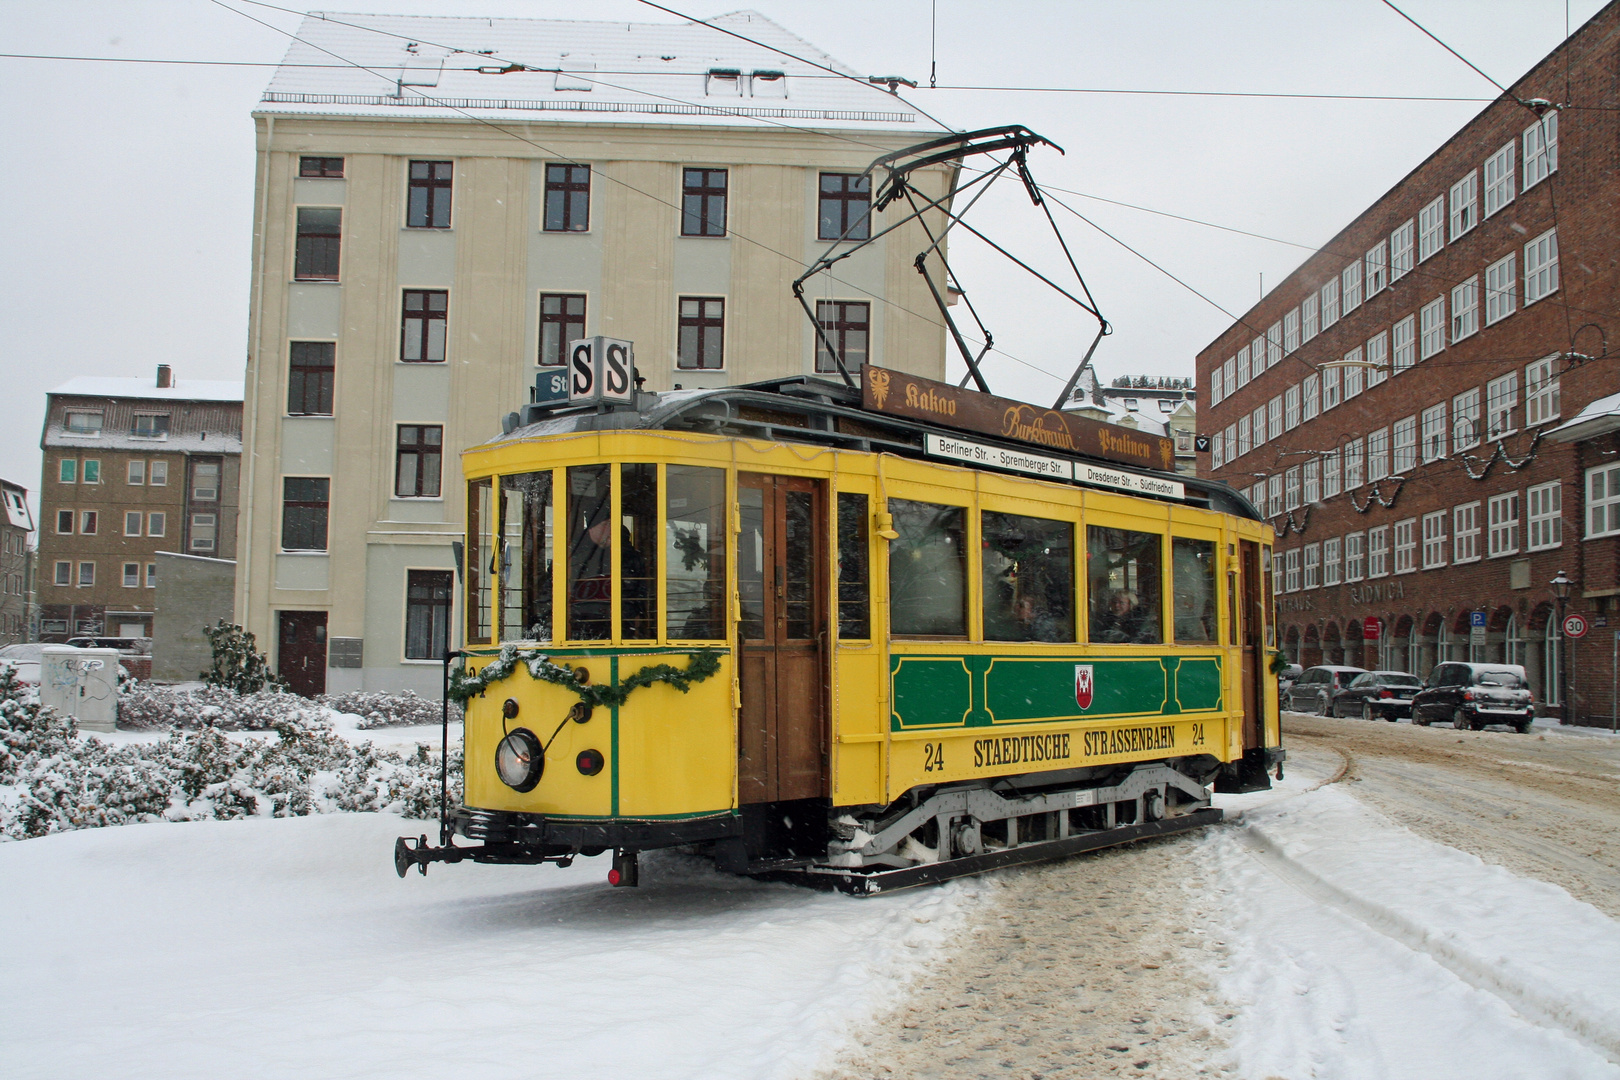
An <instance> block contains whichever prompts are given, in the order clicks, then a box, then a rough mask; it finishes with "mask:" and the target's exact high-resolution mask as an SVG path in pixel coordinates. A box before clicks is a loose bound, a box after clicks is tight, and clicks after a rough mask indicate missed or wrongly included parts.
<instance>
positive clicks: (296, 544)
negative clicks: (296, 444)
mask: <svg viewBox="0 0 1620 1080" xmlns="http://www.w3.org/2000/svg"><path fill="white" fill-rule="evenodd" d="M331 483H332V481H331V480H330V479H329V478H327V477H324V476H284V477H282V479H281V549H282V550H283V551H325V550H326V514H327V505H328V495H329V493H330V491H331Z"/></svg>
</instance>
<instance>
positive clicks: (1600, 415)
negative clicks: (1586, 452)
mask: <svg viewBox="0 0 1620 1080" xmlns="http://www.w3.org/2000/svg"><path fill="white" fill-rule="evenodd" d="M1611 431H1620V394H1610V395H1609V396H1608V397H1600V398H1598V399H1597V400H1596V401H1594V402H1592V403H1591V404H1590V405H1588V406H1587V407H1586V408H1584V409H1582V410H1581V411H1580V412H1578V413H1576V414H1575V418H1574V419H1573V420H1568V421H1565V422H1564V423H1562V424H1559V425H1558V426H1557V427H1555V428H1553V429H1552V431H1551V432H1550V433H1549V434H1551V435H1552V437H1553V438H1555V439H1557V440H1558V441H1559V442H1580V441H1581V440H1583V439H1591V438H1595V437H1597V436H1599V435H1605V434H1608V433H1609V432H1611Z"/></svg>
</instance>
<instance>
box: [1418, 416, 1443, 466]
mask: <svg viewBox="0 0 1620 1080" xmlns="http://www.w3.org/2000/svg"><path fill="white" fill-rule="evenodd" d="M1446 451H1447V446H1446V403H1445V402H1444V401H1442V402H1440V403H1439V404H1438V405H1430V406H1429V407H1428V408H1427V409H1424V410H1423V463H1424V464H1425V465H1427V464H1428V463H1429V462H1431V461H1439V460H1440V459H1441V458H1443V457H1445V456H1446Z"/></svg>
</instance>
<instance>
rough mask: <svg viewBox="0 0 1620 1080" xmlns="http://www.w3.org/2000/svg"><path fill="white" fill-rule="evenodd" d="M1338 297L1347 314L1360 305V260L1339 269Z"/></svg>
mask: <svg viewBox="0 0 1620 1080" xmlns="http://www.w3.org/2000/svg"><path fill="white" fill-rule="evenodd" d="M1339 298H1340V303H1341V305H1342V306H1343V308H1344V314H1346V315H1348V314H1350V313H1351V312H1352V311H1354V310H1356V308H1358V307H1360V306H1361V260H1360V259H1357V260H1356V261H1355V262H1353V263H1351V264H1350V265H1349V266H1347V267H1345V268H1344V269H1343V270H1340V271H1339Z"/></svg>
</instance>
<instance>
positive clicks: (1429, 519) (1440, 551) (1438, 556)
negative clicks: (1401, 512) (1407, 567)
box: [1423, 510, 1449, 570]
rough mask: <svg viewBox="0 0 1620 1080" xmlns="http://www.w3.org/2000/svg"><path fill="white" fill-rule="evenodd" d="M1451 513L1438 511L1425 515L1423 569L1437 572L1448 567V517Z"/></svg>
mask: <svg viewBox="0 0 1620 1080" xmlns="http://www.w3.org/2000/svg"><path fill="white" fill-rule="evenodd" d="M1448 513H1449V511H1446V510H1436V511H1434V512H1433V513H1431V514H1424V515H1423V569H1425V570H1436V569H1439V568H1440V567H1442V566H1444V565H1446V516H1447V514H1448Z"/></svg>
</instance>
